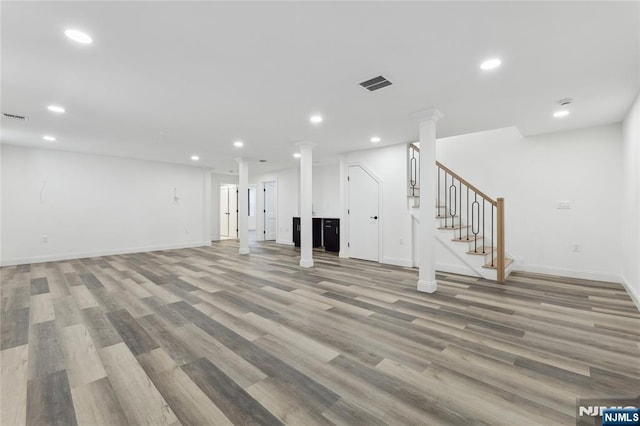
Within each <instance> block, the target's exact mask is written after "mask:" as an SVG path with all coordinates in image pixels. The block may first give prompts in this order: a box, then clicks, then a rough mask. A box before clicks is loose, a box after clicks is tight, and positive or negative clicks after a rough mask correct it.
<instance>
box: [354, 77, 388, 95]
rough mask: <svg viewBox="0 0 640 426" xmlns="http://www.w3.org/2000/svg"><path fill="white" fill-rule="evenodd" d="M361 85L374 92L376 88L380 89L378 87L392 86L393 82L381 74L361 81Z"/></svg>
mask: <svg viewBox="0 0 640 426" xmlns="http://www.w3.org/2000/svg"><path fill="white" fill-rule="evenodd" d="M360 86H362V87H364V88H365V89H367V90H369V91H370V92H373V91H374V90H378V89H382V88H383V87H387V86H391V82H390V81H389V80H387V79H386V78H384V77H383V76H381V75H379V76H377V77H375V78H372V79H371V80H367V81H363V82H362V83H360Z"/></svg>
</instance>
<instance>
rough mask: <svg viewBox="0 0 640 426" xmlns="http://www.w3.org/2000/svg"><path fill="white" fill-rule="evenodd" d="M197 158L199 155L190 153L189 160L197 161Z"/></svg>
mask: <svg viewBox="0 0 640 426" xmlns="http://www.w3.org/2000/svg"><path fill="white" fill-rule="evenodd" d="M199 159H200V157H199V156H197V155H192V156H191V160H192V161H198V160H199Z"/></svg>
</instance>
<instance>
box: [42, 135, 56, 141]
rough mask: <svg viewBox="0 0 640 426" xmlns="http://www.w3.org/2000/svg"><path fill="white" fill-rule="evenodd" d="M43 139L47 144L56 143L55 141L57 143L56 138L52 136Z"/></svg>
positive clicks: (45, 136)
mask: <svg viewBox="0 0 640 426" xmlns="http://www.w3.org/2000/svg"><path fill="white" fill-rule="evenodd" d="M42 139H44V140H45V141H47V142H55V141H56V138H55V136H50V135H44V136H43V137H42Z"/></svg>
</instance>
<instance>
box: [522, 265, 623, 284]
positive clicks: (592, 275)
mask: <svg viewBox="0 0 640 426" xmlns="http://www.w3.org/2000/svg"><path fill="white" fill-rule="evenodd" d="M513 270H514V271H522V272H532V273H536V274H547V275H557V276H560V277H569V278H579V279H583V280H594V281H607V282H611V283H618V284H621V283H622V281H621V277H620V274H616V273H613V272H598V271H578V270H575V269H563V268H556V267H553V266H545V265H526V264H524V265H523V264H517V265H516V266H515V267H514V268H513Z"/></svg>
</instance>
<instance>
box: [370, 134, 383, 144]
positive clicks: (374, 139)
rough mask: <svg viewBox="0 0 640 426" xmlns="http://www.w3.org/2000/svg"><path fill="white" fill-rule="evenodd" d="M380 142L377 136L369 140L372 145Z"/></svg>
mask: <svg viewBox="0 0 640 426" xmlns="http://www.w3.org/2000/svg"><path fill="white" fill-rule="evenodd" d="M380 140H381V139H380V138H379V137H378V136H374V137H372V138H371V142H373V143H378V142H380Z"/></svg>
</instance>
